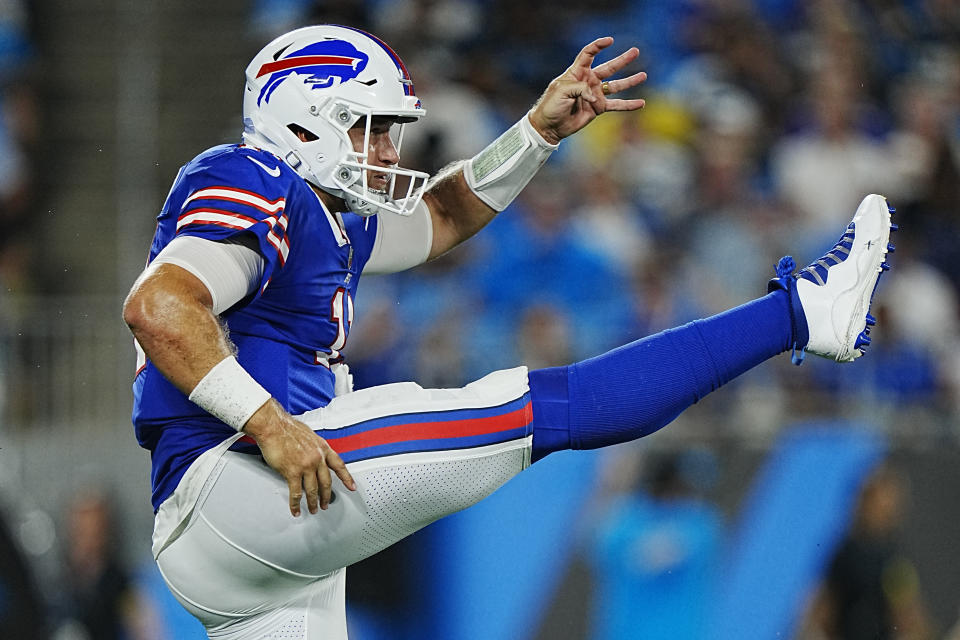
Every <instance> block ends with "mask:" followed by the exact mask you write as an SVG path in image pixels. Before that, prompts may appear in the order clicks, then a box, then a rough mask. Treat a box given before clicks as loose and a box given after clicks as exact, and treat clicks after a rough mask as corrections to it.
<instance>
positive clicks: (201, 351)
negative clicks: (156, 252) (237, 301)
mask: <svg viewBox="0 0 960 640" xmlns="http://www.w3.org/2000/svg"><path fill="white" fill-rule="evenodd" d="M192 277H193V276H191V275H190V274H189V273H187V272H186V271H184V270H182V269H180V268H179V267H176V266H173V265H159V267H158V268H156V269H153V270H148V271H147V272H146V273H145V274H144V276H142V277H141V278H140V279H139V280H138V281H137V283H136V284H135V285H134V287H133V289H132V290H131V292H130V294H129V295H128V296H127V300H126V301H125V302H124V307H123V319H124V321H125V322H126V323H127V326H128V327H130V331H131V332H132V333H133V335H134V337H135V338H136V339H137V342H138V343H139V344H140V346H141V347H142V348H143V350H144V352H145V353H146V355H147V358H149V359H150V361H151V362H152V363H153V364H154V365H155V366H156V367H157V369H159V370H160V372H161V373H163V375H164V376H166V378H167V379H168V380H169V381H170V382H171V383H173V385H174V386H176V387H177V388H178V389H180V390H181V391H182V392H184V393H187V394H189V393H190V392H191V391H192V390H193V389H194V387H196V385H197V383H198V382H200V380H201V379H202V378H203V377H204V376H205V375H206V374H207V373H208V372H209V371H210V370H211V369H212V368H213V367H214V366H215V365H216V364H217V363H219V362H220V361H222V360H223V359H224V358H226V357H229V356H230V355H231V354H232V349H231V346H230V343H229V341H228V340H227V337H226V334H225V333H224V331H223V329H222V327H221V326H220V323H219V321H218V320H217V317H216V316H215V315H214V314H213V312H212V310H211V301H210V299H209V292H207V291H206V288H205V287H203V285H202V284H200V283H199V281H197V282H196V283H193V282H190V281H189V278H192ZM197 284H199V287H200V288H198V287H197Z"/></svg>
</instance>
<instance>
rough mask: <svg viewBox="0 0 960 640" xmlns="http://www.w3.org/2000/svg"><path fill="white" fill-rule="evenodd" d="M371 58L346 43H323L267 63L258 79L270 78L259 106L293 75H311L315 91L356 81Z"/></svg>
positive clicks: (310, 81) (262, 91)
mask: <svg viewBox="0 0 960 640" xmlns="http://www.w3.org/2000/svg"><path fill="white" fill-rule="evenodd" d="M369 59H370V58H369V56H368V55H367V54H365V53H364V52H362V51H360V50H359V49H357V48H356V47H355V46H353V45H352V44H350V43H349V42H346V41H344V40H322V41H320V42H314V43H312V44H309V45H307V46H306V47H304V48H302V49H298V50H297V51H294V52H292V53H289V54H287V55H285V56H284V57H282V58H278V59H277V60H274V61H272V62H267V63H264V64H263V65H262V66H261V67H260V69H259V71H257V78H262V77H263V76H265V75H268V74H270V78H269V79H268V80H267V82H266V83H265V84H264V85H263V89H261V90H260V96H259V97H258V98H257V104H260V103H262V102H269V101H270V95H271V94H272V93H273V92H274V90H276V88H277V87H278V86H280V83H282V82H283V81H284V80H285V79H287V78H288V77H289V76H290V74H292V73H294V72H296V73H297V74H298V75H307V78H306V83H307V84H309V85H310V88H311V89H327V88H329V87H333V86H336V85H339V84H341V83H344V82H346V81H348V80H352V79H354V78H356V77H357V76H358V75H360V73H361V72H362V71H363V70H364V69H365V68H366V66H367V61H368V60H369Z"/></svg>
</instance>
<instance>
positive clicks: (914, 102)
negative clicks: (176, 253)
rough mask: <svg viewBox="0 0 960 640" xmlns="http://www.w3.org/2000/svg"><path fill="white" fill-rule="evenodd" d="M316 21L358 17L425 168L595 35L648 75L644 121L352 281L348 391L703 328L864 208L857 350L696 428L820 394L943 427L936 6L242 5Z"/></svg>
mask: <svg viewBox="0 0 960 640" xmlns="http://www.w3.org/2000/svg"><path fill="white" fill-rule="evenodd" d="M311 22H335V23H336V22H339V23H344V24H351V25H361V26H363V27H366V28H368V29H370V30H371V31H372V32H374V33H376V34H378V35H379V36H381V37H382V38H383V39H384V40H386V41H387V42H389V43H390V44H391V46H392V47H393V48H394V49H396V50H397V51H398V52H399V54H400V55H401V56H402V57H403V58H404V59H405V61H406V62H407V66H408V68H409V69H410V70H411V74H412V75H413V78H414V81H415V87H416V91H417V94H418V95H419V96H420V97H421V98H422V99H423V104H424V106H425V108H426V109H427V113H428V115H427V117H426V118H425V119H424V120H423V121H421V122H419V123H417V124H416V125H413V126H410V127H408V128H407V131H406V132H405V139H404V141H403V149H402V151H401V156H402V158H403V164H404V165H406V166H413V167H416V168H420V169H427V170H430V171H436V170H437V169H439V168H441V167H442V166H444V165H445V164H447V163H448V162H450V161H452V160H455V159H458V158H464V157H469V156H471V155H472V154H474V153H476V152H477V151H478V150H479V149H481V148H483V146H485V145H486V144H487V143H488V142H489V141H490V140H491V139H493V138H494V137H495V136H496V135H498V134H499V132H500V131H502V130H504V129H505V128H506V127H508V126H509V125H510V124H511V123H513V122H514V121H516V119H518V118H519V117H520V116H522V115H523V114H524V113H525V112H526V110H527V109H529V107H530V106H531V104H532V102H533V101H534V100H535V99H536V97H537V96H538V94H539V92H540V91H541V90H542V89H543V87H545V86H546V84H547V83H548V82H549V80H550V79H551V78H552V77H553V76H555V75H557V74H558V73H559V72H560V71H562V69H563V67H564V66H565V65H567V64H569V62H570V61H571V60H572V58H573V56H574V54H575V53H576V52H577V51H578V50H579V48H580V47H581V46H583V44H585V43H586V42H589V41H590V40H592V39H593V38H595V37H597V36H599V35H603V34H611V35H613V36H614V37H615V38H616V43H615V44H614V46H613V47H612V51H615V52H619V51H621V50H623V49H625V48H627V47H629V46H632V45H636V46H638V47H639V48H640V51H641V57H640V61H639V62H638V63H636V65H635V69H634V70H636V69H645V70H647V71H648V73H649V80H648V82H647V83H646V85H645V86H643V87H641V88H640V89H638V90H636V91H635V93H636V94H637V95H639V96H642V97H644V98H646V100H647V107H646V108H645V109H644V110H643V111H641V112H640V113H637V114H635V115H623V114H615V115H609V116H606V117H603V118H600V119H599V120H598V121H596V122H595V123H593V124H592V125H591V126H590V127H588V128H587V129H586V130H585V131H583V132H582V133H580V134H578V135H577V136H575V137H573V138H571V139H569V140H567V141H565V142H564V143H563V144H562V145H561V148H560V151H559V152H558V153H557V154H555V157H553V158H552V159H551V161H550V162H549V163H548V165H547V167H546V168H545V169H544V170H543V171H542V172H541V174H540V175H538V176H537V178H536V179H535V180H534V182H533V183H532V184H531V185H530V187H529V188H528V189H527V190H526V191H525V192H524V193H523V194H522V195H521V197H520V198H519V199H518V200H517V201H516V202H515V203H514V204H513V205H512V206H511V207H510V208H509V209H508V210H507V211H505V212H503V213H502V214H501V215H500V216H499V217H498V218H497V219H496V220H495V221H494V222H493V223H492V224H491V225H490V227H489V228H488V229H487V230H486V231H484V233H481V234H480V235H479V236H477V237H476V238H475V239H472V240H471V241H469V242H468V243H466V244H465V245H464V246H463V247H461V248H458V249H457V250H455V251H454V252H452V253H451V254H449V255H448V256H446V257H444V258H442V259H441V260H439V261H436V262H435V263H433V264H431V265H428V266H426V267H423V268H420V269H417V270H415V271H413V272H410V273H407V274H401V275H398V276H393V277H388V278H379V279H368V280H366V281H365V282H364V285H363V287H361V290H360V293H359V299H358V301H357V304H358V314H357V321H356V326H355V327H354V332H353V334H352V337H351V344H350V345H349V347H348V350H347V356H348V361H349V363H350V364H351V367H352V369H353V371H354V375H355V377H356V380H357V383H358V384H359V385H360V386H369V385H373V384H378V383H383V382H389V381H395V380H406V379H413V380H417V381H419V382H421V383H422V384H424V385H444V386H447V385H459V384H462V383H465V382H468V381H470V380H472V379H475V378H476V377H479V376H481V375H483V374H485V373H486V372H488V371H490V370H492V369H496V368H500V367H508V366H513V365H518V364H521V363H525V364H528V365H530V366H532V367H538V366H548V365H556V364H563V363H566V362H568V361H569V360H571V359H578V358H584V357H589V356H591V355H595V354H597V353H599V352H601V351H603V350H605V349H608V348H610V347H612V346H615V345H617V344H620V343H622V342H624V341H628V340H631V339H635V338H639V337H642V336H644V335H647V334H649V333H651V332H655V331H658V330H661V329H664V328H667V327H670V326H673V325H676V324H680V323H683V322H686V321H689V320H692V319H695V318H697V317H701V316H704V315H709V314H712V313H716V312H719V311H721V310H723V309H725V308H728V307H730V306H732V305H736V304H739V303H742V302H745V301H746V300H749V299H751V298H753V297H756V296H758V295H761V294H762V293H763V292H764V291H765V282H766V280H767V279H768V278H769V277H771V276H772V274H773V265H774V264H775V262H776V261H777V259H778V258H779V257H780V256H781V255H783V254H786V253H790V254H792V255H794V257H795V258H796V259H797V262H798V263H799V264H806V263H808V262H811V261H812V260H814V259H816V258H818V257H819V256H820V255H822V253H823V252H824V251H825V250H826V249H828V248H829V247H830V246H832V244H833V242H834V241H835V240H836V237H837V236H839V234H840V232H841V230H842V229H843V227H844V226H845V224H846V222H847V221H848V220H849V218H850V217H851V215H852V213H853V211H854V209H855V208H856V206H857V204H858V203H859V201H860V199H861V198H862V197H863V196H864V195H866V194H867V193H871V192H876V193H881V194H884V195H885V196H887V198H888V199H889V201H890V202H891V203H892V204H894V205H895V206H896V208H897V215H896V220H897V221H898V223H899V224H900V226H901V227H902V229H903V230H902V232H900V233H899V234H898V235H896V236H895V237H894V241H895V242H896V244H897V251H896V255H895V256H894V257H893V259H894V260H895V264H896V278H895V279H890V280H889V281H887V282H884V284H883V285H882V286H881V288H880V294H878V300H877V307H878V310H877V312H878V313H879V314H880V316H881V322H880V325H879V326H878V327H877V332H876V333H875V334H874V337H878V339H877V340H876V343H875V345H874V346H872V347H871V351H872V353H871V357H870V358H867V359H865V360H864V361H863V363H862V364H860V365H858V366H857V367H853V368H845V367H839V368H838V367H830V366H822V365H824V364H826V363H819V362H811V361H810V360H808V362H807V364H806V366H804V367H802V368H800V369H795V368H794V367H792V366H790V365H789V363H788V362H787V359H786V358H783V359H781V361H778V362H773V363H770V364H768V365H765V366H764V367H762V368H761V369H760V370H759V371H758V372H756V373H754V374H753V375H750V376H747V377H746V378H745V379H743V380H740V381H738V382H737V383H736V390H735V391H734V392H732V393H729V394H727V395H726V398H727V400H716V401H714V400H711V403H712V404H711V406H712V407H713V408H714V412H713V415H714V416H715V417H716V418H717V420H716V424H712V425H710V431H711V432H713V431H715V429H717V428H720V429H733V430H738V431H736V433H738V434H743V433H752V432H758V433H759V434H761V435H763V434H764V433H765V432H766V431H767V430H769V429H771V428H772V427H773V426H774V425H777V424H779V423H781V422H782V418H783V417H784V416H796V415H803V414H804V413H810V412H815V409H813V408H812V407H817V406H823V403H821V402H817V401H813V402H812V401H811V397H812V398H815V399H819V398H823V397H824V396H827V397H826V398H824V399H826V400H829V401H830V402H828V404H829V406H831V407H832V408H833V407H836V406H837V404H838V403H837V402H834V401H833V400H837V399H842V400H843V403H841V404H842V406H843V407H844V408H845V410H846V411H848V412H849V413H850V414H851V415H852V416H856V415H857V412H858V411H859V410H861V409H863V408H865V407H869V411H870V412H871V417H872V419H873V420H874V421H876V416H878V415H879V416H881V417H882V416H883V415H891V416H893V415H902V411H904V410H905V411H912V410H914V409H921V408H922V409H924V410H925V411H926V413H925V414H924V415H928V416H929V415H932V416H934V418H935V420H934V422H935V425H934V426H932V427H931V428H932V429H933V430H934V431H942V430H944V429H946V430H951V429H952V427H947V426H944V425H949V424H951V423H952V422H955V421H950V420H949V419H946V420H945V419H944V418H948V417H949V416H951V415H955V412H956V411H957V410H958V408H960V322H958V321H960V315H958V306H957V296H958V293H960V289H958V288H960V266H958V265H960V260H958V259H957V258H958V255H957V254H958V252H960V243H958V242H957V239H958V238H960V215H958V213H960V6H958V5H957V3H956V2H950V1H948V0H896V1H895V0H858V1H847V2H837V1H836V0H823V1H809V2H803V1H800V0H740V1H737V2H727V1H723V2H721V1H719V0H646V1H644V2H628V1H626V0H599V1H598V2H592V3H589V4H588V5H586V4H578V5H572V4H571V5H566V4H564V3H561V4H560V5H559V6H558V5H557V3H554V2H546V1H533V2H522V3H517V2H507V1H505V0H379V1H376V2H359V1H358V2H348V3H339V2H338V3H326V2H323V3H315V2H305V1H299V0H260V1H259V2H257V3H255V8H254V13H253V17H252V19H251V22H250V24H251V30H252V31H253V36H254V37H255V39H257V40H258V41H264V40H266V39H268V38H269V37H272V36H273V35H275V34H276V33H279V32H282V31H284V30H286V29H288V28H290V27H292V26H295V25H300V24H306V23H311ZM889 300H896V301H897V304H896V305H892V304H887V301H889ZM920 310H922V312H919V311H920ZM787 387H789V388H790V389H791V393H790V394H786V393H785V392H784V390H785V389H786V388H787ZM799 390H805V391H807V392H808V393H806V394H800V393H796V392H797V391H799ZM811 394H812V395H811ZM885 410H886V413H885ZM930 410H932V413H931V412H930ZM898 412H899V413H898ZM881 419H882V418H881ZM893 419H894V418H892V417H891V421H892V420H893ZM888 426H889V425H888ZM937 435H946V434H942V433H938V434H937ZM952 435H960V434H952Z"/></svg>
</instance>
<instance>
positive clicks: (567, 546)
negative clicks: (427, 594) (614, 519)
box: [423, 451, 599, 640]
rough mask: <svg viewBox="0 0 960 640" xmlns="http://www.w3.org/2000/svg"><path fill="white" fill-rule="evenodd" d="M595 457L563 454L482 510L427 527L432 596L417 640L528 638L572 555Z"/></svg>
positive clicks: (546, 461) (474, 509)
mask: <svg viewBox="0 0 960 640" xmlns="http://www.w3.org/2000/svg"><path fill="white" fill-rule="evenodd" d="M598 460H599V454H598V452H594V451H562V452H559V453H554V454H551V455H550V456H548V457H547V458H544V459H543V460H541V461H539V462H537V463H536V464H535V465H533V466H532V467H531V468H530V469H528V470H526V471H524V472H523V473H521V474H520V475H518V476H517V477H515V478H513V479H512V480H511V481H510V482H508V483H507V484H506V485H505V486H504V487H502V488H501V489H500V490H499V491H497V492H496V493H495V494H493V495H492V496H490V497H489V498H487V499H486V500H484V501H483V502H481V503H479V504H477V505H475V506H473V507H471V508H469V509H467V510H466V511H463V512H461V513H458V514H455V515H453V516H450V517H449V518H446V519H445V520H442V521H440V522H438V523H436V524H434V525H432V527H431V529H432V533H431V535H432V538H431V542H432V543H433V548H434V549H435V551H434V553H433V558H432V560H431V563H432V564H433V570H434V572H435V576H436V577H435V581H434V584H435V585H436V591H435V593H434V597H433V602H434V603H435V606H433V607H431V610H430V614H431V617H432V618H433V619H432V620H429V621H428V622H427V624H429V625H430V626H431V627H432V628H431V629H429V631H427V630H425V633H424V635H423V637H430V638H444V639H445V640H479V639H481V638H482V639H483V640H501V639H502V640H521V639H522V638H527V637H531V636H532V635H533V634H534V633H535V632H536V630H537V627H538V624H539V621H540V618H541V616H542V615H543V613H544V611H545V610H546V608H547V606H548V605H549V603H550V601H551V599H552V598H553V594H554V592H555V591H556V589H557V587H558V586H559V583H560V581H561V579H562V578H563V574H564V570H565V569H566V567H567V565H568V563H569V562H570V559H571V558H572V556H573V552H574V550H575V544H576V543H575V541H574V531H573V527H574V526H575V525H574V523H575V522H576V520H577V514H578V513H579V512H581V510H582V509H583V507H584V503H585V501H586V500H588V499H589V497H590V495H591V494H592V492H593V491H594V489H595V482H594V479H595V477H596V469H597V465H598Z"/></svg>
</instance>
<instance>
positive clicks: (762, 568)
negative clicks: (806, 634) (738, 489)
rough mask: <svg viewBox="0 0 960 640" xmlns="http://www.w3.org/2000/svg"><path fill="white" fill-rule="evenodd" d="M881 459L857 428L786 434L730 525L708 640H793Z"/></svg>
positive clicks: (821, 427)
mask: <svg viewBox="0 0 960 640" xmlns="http://www.w3.org/2000/svg"><path fill="white" fill-rule="evenodd" d="M885 453H886V443H885V442H884V441H882V440H881V439H880V438H879V437H878V436H877V435H876V433H875V431H873V432H871V431H870V430H869V429H867V428H866V427H863V426H858V425H852V424H848V423H810V424H804V425H799V426H796V427H793V428H791V429H790V430H788V431H786V432H785V435H784V437H783V438H782V439H781V441H780V442H779V443H778V445H777V446H776V447H775V448H774V450H773V451H772V453H771V455H770V458H769V459H768V461H767V462H766V464H765V465H764V467H763V468H762V469H761V471H760V473H759V474H758V476H757V478H756V480H755V481H754V482H753V487H752V489H751V492H750V494H749V495H748V496H747V499H746V501H745V507H744V508H743V510H742V512H741V514H740V516H739V517H738V519H737V525H736V527H735V529H734V537H733V540H732V544H731V548H730V553H729V555H728V557H727V562H726V567H727V568H726V570H725V571H724V572H723V574H722V577H721V581H722V584H723V588H722V590H721V596H720V599H719V600H718V602H717V611H716V614H715V619H714V622H713V623H712V624H711V625H709V628H710V629H711V638H713V639H715V640H728V639H729V640H742V639H743V638H750V639H751V640H767V639H770V640H773V639H775V638H781V639H782V638H792V637H793V636H794V631H795V627H796V625H797V623H798V622H799V618H800V616H801V615H802V613H803V606H804V604H805V603H806V601H807V596H808V595H810V594H811V593H812V590H813V589H815V588H816V586H817V584H818V582H819V579H820V577H821V575H822V572H823V570H824V567H825V566H826V564H827V563H828V562H829V560H830V558H831V557H832V554H833V552H834V550H835V549H836V546H837V544H838V543H839V541H840V539H841V538H842V536H843V535H844V533H845V532H846V530H847V527H848V525H849V522H850V517H851V514H852V512H853V509H854V506H855V502H856V499H857V496H858V493H859V490H860V487H861V486H862V485H863V482H864V480H865V479H866V477H867V476H868V475H869V474H870V472H871V471H872V470H873V469H874V467H875V466H876V465H877V464H878V463H879V462H880V461H881V460H882V458H883V457H884V455H885Z"/></svg>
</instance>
